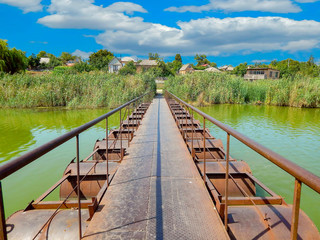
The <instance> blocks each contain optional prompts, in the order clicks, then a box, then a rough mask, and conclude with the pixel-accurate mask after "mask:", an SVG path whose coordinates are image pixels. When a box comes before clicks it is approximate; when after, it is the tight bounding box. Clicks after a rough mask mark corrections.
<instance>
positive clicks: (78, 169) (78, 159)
mask: <svg viewBox="0 0 320 240" xmlns="http://www.w3.org/2000/svg"><path fill="white" fill-rule="evenodd" d="M76 139H77V195H78V220H79V239H81V238H82V229H81V200H80V156H79V155H80V154H79V151H80V150H79V135H77V136H76Z"/></svg>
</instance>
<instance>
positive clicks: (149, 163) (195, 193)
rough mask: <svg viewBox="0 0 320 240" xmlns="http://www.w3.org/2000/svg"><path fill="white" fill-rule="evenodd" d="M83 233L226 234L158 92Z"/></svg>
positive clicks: (114, 236)
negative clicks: (157, 96) (99, 205)
mask: <svg viewBox="0 0 320 240" xmlns="http://www.w3.org/2000/svg"><path fill="white" fill-rule="evenodd" d="M128 152H129V155H128V156H126V157H125V158H124V160H123V161H122V163H121V164H120V167H119V169H118V172H117V173H116V175H115V177H114V179H113V181H112V183H111V185H110V187H109V189H108V191H107V193H106V195H105V196H104V198H103V200H102V202H101V207H100V209H99V210H98V211H97V212H96V214H95V215H94V217H93V219H92V220H91V223H90V225H89V227H88V229H87V230H86V232H85V239H110V238H112V239H228V238H229V237H228V235H227V233H226V231H225V230H224V227H223V225H222V223H221V220H220V218H219V216H218V213H217V212H216V210H215V208H214V205H213V203H212V201H211V199H210V197H209V195H208V192H207V190H206V189H205V186H204V184H203V181H202V179H201V177H200V175H199V173H198V171H197V169H196V167H195V165H194V163H193V161H192V158H191V156H190V154H189V152H188V150H187V148H186V145H185V143H184V142H183V139H182V137H181V135H180V134H179V131H178V128H177V127H176V125H175V123H174V120H173V117H172V115H171V113H170V110H169V107H168V105H167V103H166V101H165V99H164V98H161V97H159V98H155V99H154V100H153V103H152V104H151V106H150V108H149V109H148V111H147V113H146V115H145V118H144V119H143V120H142V125H141V126H140V127H139V129H138V131H137V132H136V136H135V137H134V139H133V141H132V142H131V143H130V147H129V148H128Z"/></svg>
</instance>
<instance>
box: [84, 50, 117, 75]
mask: <svg viewBox="0 0 320 240" xmlns="http://www.w3.org/2000/svg"><path fill="white" fill-rule="evenodd" d="M113 57H114V56H113V53H111V52H109V51H108V50H106V49H104V50H99V51H98V52H96V53H92V54H91V55H90V56H89V63H90V65H91V66H92V67H94V68H96V69H98V70H102V69H105V70H107V69H108V65H109V62H110V61H111V60H112V59H113Z"/></svg>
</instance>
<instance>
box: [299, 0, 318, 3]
mask: <svg viewBox="0 0 320 240" xmlns="http://www.w3.org/2000/svg"><path fill="white" fill-rule="evenodd" d="M295 1H296V2H299V3H313V2H318V1H320V0H295Z"/></svg>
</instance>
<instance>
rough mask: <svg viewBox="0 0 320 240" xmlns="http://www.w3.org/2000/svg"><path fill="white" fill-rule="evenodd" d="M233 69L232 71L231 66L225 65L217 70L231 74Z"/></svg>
mask: <svg viewBox="0 0 320 240" xmlns="http://www.w3.org/2000/svg"><path fill="white" fill-rule="evenodd" d="M233 69H234V67H232V66H227V65H225V66H222V67H219V70H220V71H224V72H231V71H233Z"/></svg>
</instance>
